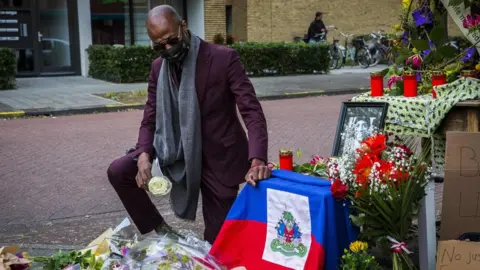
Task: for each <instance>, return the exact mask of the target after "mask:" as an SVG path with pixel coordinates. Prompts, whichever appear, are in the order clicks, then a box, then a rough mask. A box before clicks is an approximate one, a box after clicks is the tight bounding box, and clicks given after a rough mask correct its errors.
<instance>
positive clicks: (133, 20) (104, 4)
mask: <svg viewBox="0 0 480 270" xmlns="http://www.w3.org/2000/svg"><path fill="white" fill-rule="evenodd" d="M90 9H91V14H92V15H91V16H92V39H93V40H92V41H93V44H109V45H114V44H120V45H133V44H138V45H149V44H150V42H149V38H148V35H147V29H146V28H145V20H146V18H147V13H148V0H90Z"/></svg>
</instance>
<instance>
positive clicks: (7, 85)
mask: <svg viewBox="0 0 480 270" xmlns="http://www.w3.org/2000/svg"><path fill="white" fill-rule="evenodd" d="M16 60H17V57H16V55H15V52H14V51H13V50H12V49H9V48H0V90H6V89H14V88H15V86H16V80H15V75H16V73H17V61H16Z"/></svg>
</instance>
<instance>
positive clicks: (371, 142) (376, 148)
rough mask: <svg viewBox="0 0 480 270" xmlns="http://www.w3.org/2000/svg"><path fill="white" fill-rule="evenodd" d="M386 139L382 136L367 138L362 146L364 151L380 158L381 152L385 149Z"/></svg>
mask: <svg viewBox="0 0 480 270" xmlns="http://www.w3.org/2000/svg"><path fill="white" fill-rule="evenodd" d="M386 142H387V138H386V137H385V135H383V134H376V135H372V136H370V137H367V138H366V139H365V140H364V141H363V142H362V144H363V145H364V147H363V148H364V150H365V152H367V153H371V154H373V155H375V156H380V155H381V153H382V151H383V150H385V149H386V148H387V145H386Z"/></svg>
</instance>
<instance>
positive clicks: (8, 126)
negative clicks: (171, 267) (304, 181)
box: [0, 96, 350, 244]
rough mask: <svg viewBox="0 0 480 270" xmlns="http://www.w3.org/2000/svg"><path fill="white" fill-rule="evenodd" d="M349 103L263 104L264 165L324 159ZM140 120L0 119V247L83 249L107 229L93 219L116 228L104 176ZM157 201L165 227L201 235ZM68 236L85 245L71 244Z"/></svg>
mask: <svg viewBox="0 0 480 270" xmlns="http://www.w3.org/2000/svg"><path fill="white" fill-rule="evenodd" d="M349 97H350V96H330V97H314V98H302V99H293V100H278V101H264V102H262V104H263V107H264V111H265V114H266V117H267V119H268V130H269V136H270V137H269V158H270V160H276V159H277V153H278V149H279V148H282V147H292V148H299V149H301V150H302V151H303V152H304V157H303V158H304V159H305V160H306V159H307V158H308V157H309V156H311V155H313V154H320V155H323V156H328V155H329V154H330V151H331V147H332V144H333V139H334V136H335V128H336V124H337V119H338V113H339V109H340V104H341V102H342V101H346V100H347V99H348V98H349ZM141 117H142V112H140V111H130V112H119V113H108V114H96V115H76V116H68V117H58V118H35V119H19V120H0V138H1V139H0V151H1V153H0V180H1V181H0V213H1V215H0V243H4V242H19V241H20V242H28V241H30V242H38V241H41V242H42V243H63V244H69V243H72V242H73V243H81V244H85V241H87V242H88V240H91V239H93V237H94V236H95V235H96V234H98V233H100V232H101V231H102V230H103V229H105V227H106V226H108V225H106V224H105V223H108V222H105V221H98V222H97V221H96V220H98V219H95V218H96V217H97V218H106V219H107V220H109V222H110V223H109V224H110V225H113V224H115V223H116V222H118V218H119V216H123V215H125V212H124V211H123V206H122V204H121V203H120V201H119V199H118V198H117V196H116V194H115V193H114V191H113V189H112V188H111V186H110V184H109V183H108V180H107V176H106V170H107V167H108V165H109V164H110V162H111V161H112V160H113V159H115V158H117V157H119V156H121V155H122V154H123V153H124V150H125V149H126V148H127V147H130V146H132V145H133V144H134V143H135V141H136V138H137V131H138V126H139V123H140V120H141ZM155 202H156V204H157V205H158V207H159V209H160V211H161V212H162V213H166V214H167V220H169V221H171V222H174V223H175V224H176V225H177V226H182V227H187V228H191V229H195V230H196V231H197V232H199V231H200V228H201V226H202V223H201V221H199V222H196V223H184V222H179V221H176V220H174V218H173V216H172V214H171V212H170V210H169V206H168V203H167V202H166V199H156V200H155ZM168 214H169V215H168ZM199 217H201V215H199ZM89 219H90V220H91V221H88V220H89ZM200 220H201V218H200ZM59 224H60V225H59ZM87 228H88V229H87ZM86 230H89V231H90V234H88V233H85V231H86ZM52 232H55V233H53V234H52ZM72 233H75V235H90V238H86V239H84V238H81V237H77V238H70V235H71V234H72ZM39 239H40V240H39Z"/></svg>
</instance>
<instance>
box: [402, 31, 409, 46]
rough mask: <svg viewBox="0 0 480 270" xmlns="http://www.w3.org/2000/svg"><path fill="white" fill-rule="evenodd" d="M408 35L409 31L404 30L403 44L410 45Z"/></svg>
mask: <svg viewBox="0 0 480 270" xmlns="http://www.w3.org/2000/svg"><path fill="white" fill-rule="evenodd" d="M408 37H409V35H408V32H407V31H405V32H403V34H402V43H403V45H408Z"/></svg>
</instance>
